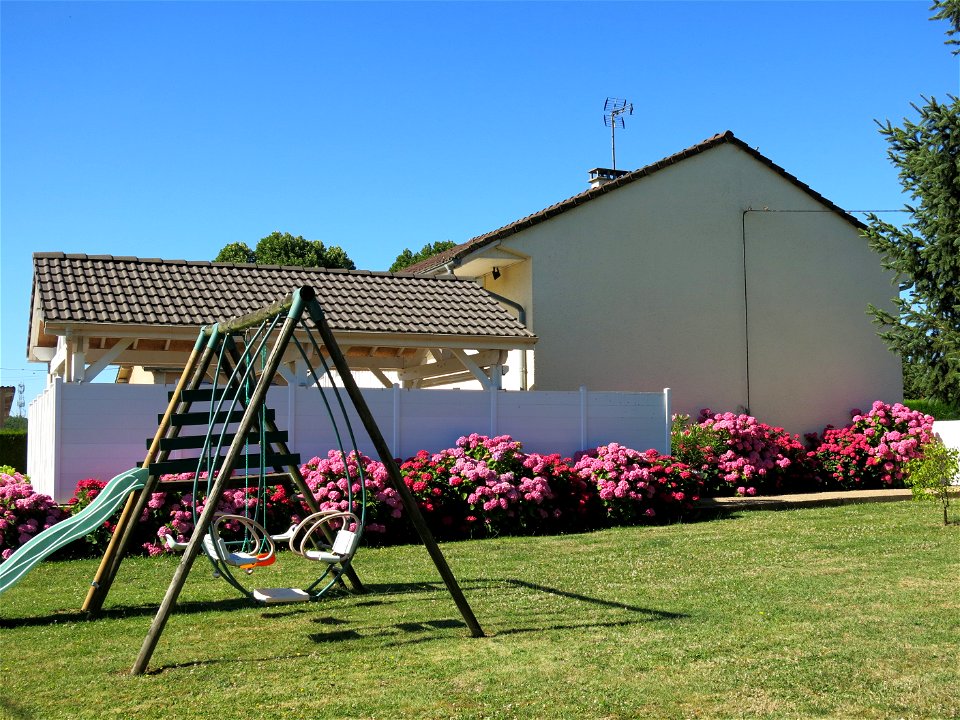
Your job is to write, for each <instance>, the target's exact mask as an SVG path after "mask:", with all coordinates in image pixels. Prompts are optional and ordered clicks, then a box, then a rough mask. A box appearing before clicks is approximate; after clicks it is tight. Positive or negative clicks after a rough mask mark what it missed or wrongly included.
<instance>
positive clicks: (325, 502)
mask: <svg viewBox="0 0 960 720" xmlns="http://www.w3.org/2000/svg"><path fill="white" fill-rule="evenodd" d="M300 473H301V474H302V475H303V477H304V480H306V483H307V486H308V487H309V488H310V491H311V492H312V493H313V497H314V499H316V501H317V503H318V504H319V505H320V509H321V510H346V511H349V512H353V513H355V514H356V515H358V516H360V515H361V512H362V508H361V507H360V497H361V493H360V491H361V487H360V482H361V479H362V481H363V483H364V488H365V489H366V527H365V532H367V533H368V535H367V538H368V539H370V540H374V541H375V540H376V536H378V535H379V536H383V535H384V534H385V533H386V532H387V528H388V526H389V525H390V524H391V522H392V521H393V520H395V519H396V518H399V517H400V515H401V508H400V498H399V496H398V495H397V491H396V490H395V489H394V488H393V487H391V486H390V484H389V481H388V479H387V469H386V468H385V467H384V466H383V463H381V462H380V461H378V460H373V459H371V458H369V457H367V456H366V455H363V454H362V453H357V452H355V451H351V452H350V453H349V454H348V455H347V456H346V459H344V455H343V453H342V452H341V451H339V450H331V451H330V452H328V453H327V456H326V457H325V458H320V457H315V458H312V459H311V460H309V461H308V462H306V463H304V464H303V466H301V468H300ZM348 483H349V488H350V491H351V493H352V494H353V504H352V505H350V504H349V503H348V502H347V488H348ZM283 490H284V489H283V488H282V487H279V488H278V489H277V491H276V493H275V496H274V498H275V500H276V501H279V500H280V497H281V495H282V492H283ZM296 509H297V512H296V513H292V514H291V516H290V518H289V519H290V520H291V521H293V522H296V521H298V520H300V519H302V518H303V517H305V514H307V513H309V512H310V510H309V508H308V506H307V505H306V503H305V502H304V500H303V498H302V497H297V508H296ZM278 512H279V511H278Z"/></svg>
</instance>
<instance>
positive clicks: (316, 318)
mask: <svg viewBox="0 0 960 720" xmlns="http://www.w3.org/2000/svg"><path fill="white" fill-rule="evenodd" d="M311 294H312V293H311ZM307 312H308V313H309V314H310V318H311V319H312V320H313V322H314V323H315V324H316V326H317V330H318V331H319V333H320V339H321V340H322V341H323V344H324V346H325V347H326V348H327V350H328V351H329V353H330V359H331V360H333V364H334V366H336V368H337V373H338V374H339V375H340V380H341V381H342V382H343V386H344V388H345V389H346V391H347V394H348V395H349V396H350V399H351V400H352V401H353V406H354V409H355V410H356V411H357V415H359V416H360V420H361V421H362V422H363V427H364V428H365V429H366V431H367V435H369V436H370V440H371V441H372V442H373V445H374V447H375V448H376V450H377V454H378V455H380V461H381V462H382V463H383V464H384V466H385V467H386V468H387V472H388V474H389V476H390V481H391V482H392V483H393V487H394V489H395V490H396V491H397V494H398V495H400V500H401V502H402V503H403V509H404V510H405V511H406V513H407V515H408V516H409V518H410V521H411V522H412V523H413V526H414V527H415V528H416V530H417V534H418V535H420V540H421V541H422V542H423V544H424V546H425V547H426V548H427V552H429V553H430V557H431V558H432V559H433V564H434V565H436V566H437V570H438V571H439V572H440V577H442V578H443V582H444V584H445V585H446V586H447V590H448V591H449V593H450V595H451V596H452V597H453V601H454V603H456V605H457V609H458V610H460V615H461V616H463V619H464V621H465V622H466V624H467V627H468V628H469V629H470V634H471V635H472V636H473V637H483V635H484V633H483V628H481V627H480V623H479V622H478V621H477V618H476V616H475V615H474V614H473V610H472V609H471V608H470V604H469V603H468V602H467V599H466V597H464V594H463V591H462V590H461V589H460V585H459V584H458V583H457V578H456V577H455V576H454V574H453V572H452V571H451V570H450V566H449V565H447V560H446V558H444V556H443V553H442V552H441V551H440V547H439V546H438V545H437V541H436V540H435V539H434V537H433V533H431V532H430V528H429V527H427V523H426V521H425V520H424V519H423V514H422V513H421V512H420V508H419V507H418V506H417V501H416V500H415V499H414V497H413V495H412V494H411V492H410V489H409V488H408V487H407V485H406V483H404V482H403V477H402V476H401V475H400V468H399V467H398V466H397V461H396V460H394V458H393V454H392V453H391V452H390V448H389V447H388V446H387V443H386V441H385V440H384V439H383V434H382V433H381V432H380V427H379V426H378V425H377V421H376V419H374V417H373V413H371V412H370V408H369V407H368V406H367V401H366V400H365V399H364V397H363V393H361V392H360V388H359V387H358V386H357V383H356V381H355V380H354V379H353V373H352V372H351V371H350V366H349V365H348V364H347V361H346V358H344V356H343V353H342V352H341V351H340V346H339V345H338V344H337V341H336V339H335V338H334V336H333V331H331V330H330V326H329V325H328V324H327V319H326V317H324V314H323V309H322V308H321V307H320V304H319V303H318V302H317V301H316V300H312V301H311V302H308V303H307Z"/></svg>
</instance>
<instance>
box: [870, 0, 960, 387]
mask: <svg viewBox="0 0 960 720" xmlns="http://www.w3.org/2000/svg"><path fill="white" fill-rule="evenodd" d="M932 9H933V10H937V11H938V12H937V13H936V14H935V15H934V17H933V19H946V20H948V21H950V23H951V25H952V26H953V27H952V29H951V30H950V31H948V33H949V34H950V35H954V34H956V33H957V31H958V28H957V23H958V22H960V3H958V2H957V0H943V1H942V2H938V3H936V4H935V5H934V6H933V8H932ZM947 97H948V102H946V103H941V102H937V100H936V98H933V97H931V98H929V99H927V98H923V100H924V103H925V104H924V105H923V106H922V107H918V106H917V105H913V108H914V110H916V112H917V114H918V116H919V117H918V118H917V119H916V120H911V119H908V118H905V119H904V121H903V125H902V126H901V127H896V126H894V125H893V124H891V123H890V121H889V120H888V121H887V122H886V123H878V124H879V125H880V132H881V134H882V135H883V136H884V137H885V138H886V140H887V142H888V143H889V149H888V152H887V154H888V156H889V157H890V160H891V161H892V162H893V164H894V165H896V166H897V168H899V171H900V173H899V175H900V184H901V185H902V186H903V188H904V190H905V191H906V192H907V194H908V195H909V196H910V200H911V202H910V203H908V204H907V205H906V209H907V211H908V212H909V213H910V216H911V219H910V220H909V221H908V222H907V223H905V224H904V226H903V227H897V226H895V225H892V224H890V223H887V222H884V221H882V220H880V218H878V217H877V216H876V215H871V216H870V217H869V229H868V231H867V237H868V238H869V239H870V243H871V245H872V246H873V248H874V249H875V250H877V251H878V252H879V253H880V254H881V255H882V257H883V265H884V267H885V268H888V269H890V270H893V271H894V272H896V273H897V277H898V280H899V283H900V291H901V293H902V295H901V297H898V298H896V299H895V300H894V302H895V304H896V308H897V310H896V312H895V313H890V312H888V311H886V310H882V309H879V308H876V307H871V312H872V313H873V315H874V320H875V322H876V323H877V324H878V325H880V327H881V330H880V336H881V337H882V338H883V339H884V340H885V341H886V342H887V343H888V345H889V346H890V348H891V349H892V350H893V351H894V352H896V353H898V354H899V355H900V356H901V357H902V358H903V360H904V364H905V365H906V366H908V368H909V371H910V372H909V373H908V374H909V375H910V377H911V379H912V382H913V389H914V391H921V392H923V394H924V395H925V396H926V397H929V398H933V399H937V400H941V401H945V402H951V401H957V400H958V399H960V100H958V99H957V98H956V97H954V96H952V95H948V96H947Z"/></svg>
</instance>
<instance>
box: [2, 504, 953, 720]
mask: <svg viewBox="0 0 960 720" xmlns="http://www.w3.org/2000/svg"><path fill="white" fill-rule="evenodd" d="M443 548H444V552H445V554H446V555H447V558H448V560H449V562H450V564H451V566H452V568H453V570H454V572H455V573H456V574H457V576H458V578H459V579H460V581H461V584H462V585H463V588H464V591H465V593H466V595H467V597H468V599H469V601H470V603H471V605H472V606H473V609H474V611H475V613H476V615H477V617H478V618H479V620H480V622H481V624H482V625H483V626H484V629H485V630H486V632H487V634H488V636H487V637H485V638H480V639H472V638H470V637H469V636H468V633H467V631H466V629H465V627H464V626H463V624H462V621H461V620H460V617H459V615H458V613H457V611H456V608H455V606H454V605H453V602H452V601H451V599H450V597H449V595H448V594H447V593H446V592H445V590H444V588H443V585H442V583H440V582H439V579H438V577H437V575H436V571H435V569H434V568H433V566H432V564H431V563H430V560H429V557H428V556H427V554H426V551H425V550H424V549H423V548H422V547H418V546H407V547H399V548H387V549H379V550H361V552H360V553H358V556H357V563H356V567H357V571H358V573H359V574H360V575H361V577H362V578H363V579H364V581H365V582H366V583H367V585H368V586H369V587H370V589H371V590H372V592H371V593H370V594H369V595H365V596H339V597H336V598H332V599H328V600H326V601H324V602H321V603H313V604H309V605H295V606H286V607H273V608H258V607H252V606H248V605H246V604H244V603H241V602H238V601H237V600H235V599H234V596H233V595H231V592H230V588H229V587H228V586H227V585H226V584H225V583H223V582H222V581H214V580H212V579H211V578H210V573H209V564H208V563H207V562H206V561H205V560H204V559H203V558H200V559H198V562H197V563H196V565H195V567H194V570H193V572H192V573H191V576H190V577H189V579H188V581H187V585H186V587H185V589H184V592H183V594H182V595H181V604H180V607H179V610H178V612H177V613H175V614H174V615H173V616H172V617H171V619H170V622H169V624H168V625H167V628H166V630H165V631H164V634H163V637H162V638H161V640H160V643H159V645H158V647H157V651H156V653H155V654H154V656H153V660H152V664H151V669H152V671H153V672H152V673H151V674H149V675H145V676H142V677H131V676H129V675H127V674H126V673H127V671H128V669H129V668H130V666H131V665H132V663H133V661H134V658H135V657H136V655H137V652H138V650H139V648H140V644H141V642H142V641H143V637H144V635H145V633H146V631H147V628H148V626H149V624H150V620H151V618H152V616H153V614H154V612H155V610H156V606H157V604H158V603H159V601H160V599H161V598H162V596H163V593H164V591H165V589H166V586H167V584H168V583H169V581H170V578H171V576H172V574H173V569H174V566H175V559H172V558H159V559H145V558H144V559H142V558H134V559H129V560H127V561H126V562H125V563H124V565H123V567H122V569H121V572H120V575H119V577H118V580H117V585H116V586H115V587H114V590H113V591H112V592H111V594H110V597H109V598H108V600H107V612H106V615H105V617H103V618H102V619H100V620H98V621H95V622H87V621H84V620H82V619H81V617H80V616H79V615H78V614H77V613H76V608H79V606H80V604H81V602H82V599H83V596H84V593H85V585H86V584H87V583H88V582H89V580H90V578H91V576H92V575H93V572H94V569H95V567H96V562H95V561H92V560H90V561H72V562H57V563H45V564H42V565H41V566H40V567H39V568H37V569H36V570H34V571H33V572H32V573H31V574H30V575H28V576H27V577H26V578H25V579H24V581H23V582H21V583H20V585H18V586H16V587H15V588H13V589H11V590H9V591H8V592H7V593H5V594H4V595H3V596H0V672H2V678H3V683H2V689H0V717H3V718H11V719H14V718H17V719H21V718H22V719H27V718H33V719H36V720H50V719H53V718H97V719H98V720H105V719H106V718H142V719H146V718H162V719H163V720H174V719H176V720H183V719H185V718H211V719H221V718H222V719H228V718H260V717H262V718H408V717H409V718H414V717H415V718H444V719H445V718H514V717H516V718H591V719H600V718H661V717H662V718H697V717H703V718H738V717H764V718H769V717H774V718H776V717H782V718H808V717H812V718H822V717H826V718H956V717H960V590H958V588H960V526H958V525H952V526H949V527H944V526H943V525H942V524H941V520H940V517H939V514H938V512H937V508H935V507H934V506H932V505H926V504H920V503H913V502H901V503H891V504H874V505H855V506H850V505H848V506H843V507H835V508H822V509H808V510H796V511H784V512H759V511H754V512H745V513H742V514H738V515H733V516H731V517H728V518H725V519H716V520H711V521H705V522H700V523H694V524H688V525H673V526H669V527H646V528H628V529H617V530H608V531H603V532H597V533H592V534H587V535H579V536H565V537H547V538H522V539H504V540H486V541H480V542H463V543H452V544H446V545H444V546H443ZM312 567H313V566H311V565H309V564H306V563H304V562H303V561H302V560H298V559H297V558H294V557H289V556H286V557H281V559H280V561H279V562H278V563H277V565H275V566H273V567H272V568H264V569H261V570H258V571H257V572H256V573H255V574H254V576H253V577H254V578H258V577H259V584H261V585H264V586H270V585H279V584H298V583H304V582H305V581H306V579H307V577H308V574H309V573H308V571H309V570H312Z"/></svg>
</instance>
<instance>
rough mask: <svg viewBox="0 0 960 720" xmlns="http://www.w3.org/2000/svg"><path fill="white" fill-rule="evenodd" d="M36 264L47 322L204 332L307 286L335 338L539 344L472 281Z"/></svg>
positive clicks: (146, 263)
mask: <svg viewBox="0 0 960 720" xmlns="http://www.w3.org/2000/svg"><path fill="white" fill-rule="evenodd" d="M33 265H34V285H33V293H34V296H35V299H36V298H38V299H39V308H40V312H41V314H42V319H43V321H44V322H45V323H51V322H52V323H92V324H124V325H159V326H194V327H199V326H200V325H205V324H211V323H213V322H217V321H221V320H226V319H229V318H233V317H237V316H240V315H246V314H248V313H251V312H254V311H256V310H258V309H260V308H262V307H264V306H266V305H269V304H270V303H272V302H274V301H275V300H279V299H281V298H283V297H285V296H287V295H288V294H289V293H290V291H291V290H293V289H294V288H297V287H300V286H302V285H310V286H311V287H313V289H314V290H315V291H316V293H317V299H318V300H319V301H320V304H321V305H322V306H323V308H324V312H325V313H326V316H327V320H328V322H329V323H330V326H331V328H332V329H333V330H334V331H337V332H359V333H404V334H411V333H412V334H425V335H458V336H476V337H498V338H511V339H517V340H519V341H521V342H524V341H526V343H529V341H530V340H531V339H533V338H534V337H535V336H534V335H533V334H531V333H530V332H529V331H528V330H527V329H526V328H525V327H523V325H521V324H520V322H519V321H518V320H516V319H515V318H514V317H513V316H511V315H510V314H509V313H508V312H507V311H506V310H504V309H503V307H502V306H501V305H500V304H499V303H498V302H497V301H496V300H494V299H493V298H492V297H491V296H490V295H489V294H488V293H487V292H486V291H485V290H483V288H481V287H480V286H478V285H477V284H475V283H473V282H470V281H463V280H453V279H448V278H429V277H416V276H413V275H409V274H390V273H374V272H367V271H355V270H349V271H348V270H326V269H323V268H301V267H278V266H268V265H241V264H232V263H213V262H197V261H186V260H161V259H158V258H149V259H146V258H135V257H112V256H110V255H89V256H88V255H65V254H64V253H35V254H34V256H33ZM31 307H33V304H31Z"/></svg>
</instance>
